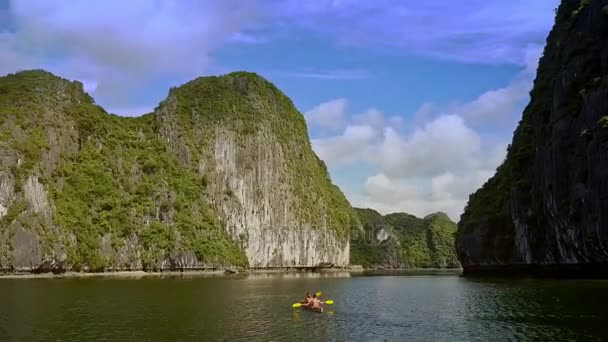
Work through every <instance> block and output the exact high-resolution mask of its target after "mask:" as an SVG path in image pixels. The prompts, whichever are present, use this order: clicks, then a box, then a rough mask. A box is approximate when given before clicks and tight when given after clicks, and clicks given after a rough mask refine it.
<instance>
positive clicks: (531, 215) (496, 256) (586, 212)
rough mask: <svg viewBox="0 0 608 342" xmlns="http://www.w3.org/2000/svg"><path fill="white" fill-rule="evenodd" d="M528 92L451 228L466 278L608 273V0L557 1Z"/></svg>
mask: <svg viewBox="0 0 608 342" xmlns="http://www.w3.org/2000/svg"><path fill="white" fill-rule="evenodd" d="M530 96H531V98H530V103H529V104H528V106H527V107H526V108H525V110H524V112H523V116H522V119H521V121H520V123H519V126H518V127H517V129H516V130H515V133H514V135H513V142H512V144H511V145H510V147H509V149H508V154H507V157H506V160H505V161H504V163H503V164H502V165H501V166H500V167H499V168H498V169H497V170H496V174H495V175H494V176H493V177H492V178H491V179H490V180H488V182H487V183H486V184H484V185H483V187H482V188H481V189H479V190H478V191H477V192H475V193H474V194H473V195H471V197H470V199H469V202H468V205H467V207H466V209H465V212H464V214H463V215H462V217H461V220H460V222H459V224H458V237H457V240H456V246H457V252H458V258H459V259H460V262H461V263H462V265H463V269H464V274H465V275H477V274H488V273H491V274H514V275H533V276H542V275H551V276H556V275H557V276H567V277H571V276H583V277H595V276H600V277H607V276H608V1H605V0H564V1H562V3H561V5H560V6H559V8H558V10H557V12H556V17H555V25H554V27H553V29H552V31H551V33H550V34H549V36H548V38H547V44H546V47H545V50H544V54H543V56H542V57H541V59H540V63H539V66H538V71H537V76H536V79H535V81H534V88H533V90H532V92H531V94H530Z"/></svg>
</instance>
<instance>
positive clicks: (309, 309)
mask: <svg viewBox="0 0 608 342" xmlns="http://www.w3.org/2000/svg"><path fill="white" fill-rule="evenodd" d="M301 308H302V309H305V310H308V311H313V312H318V313H321V312H323V308H309V307H308V306H304V305H302V306H301Z"/></svg>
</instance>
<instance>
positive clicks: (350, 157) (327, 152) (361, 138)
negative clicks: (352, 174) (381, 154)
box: [312, 125, 380, 166]
mask: <svg viewBox="0 0 608 342" xmlns="http://www.w3.org/2000/svg"><path fill="white" fill-rule="evenodd" d="M379 138H380V136H379V134H378V132H377V131H376V130H374V128H373V127H371V126H367V125H349V126H348V127H346V129H345V130H344V133H342V134H341V135H338V136H333V137H329V138H322V139H313V140H312V145H313V147H314V149H315V151H316V152H317V153H318V155H319V157H320V158H321V159H323V160H325V161H326V162H329V163H331V164H332V165H341V166H343V165H345V164H349V163H352V162H357V161H359V160H361V158H362V157H363V156H365V155H369V154H373V153H374V152H375V151H374V150H375V146H376V144H377V141H378V139H379Z"/></svg>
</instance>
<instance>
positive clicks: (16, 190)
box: [0, 70, 359, 272]
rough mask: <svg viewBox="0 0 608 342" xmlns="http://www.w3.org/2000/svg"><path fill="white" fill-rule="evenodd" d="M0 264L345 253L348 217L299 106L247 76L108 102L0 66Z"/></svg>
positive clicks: (323, 259) (181, 264)
mask: <svg viewBox="0 0 608 342" xmlns="http://www.w3.org/2000/svg"><path fill="white" fill-rule="evenodd" d="M0 159H1V160H2V165H1V166H0V269H2V270H5V271H6V270H9V271H10V270H13V271H15V270H16V271H49V270H52V271H56V272H61V271H64V270H97V271H101V270H118V269H124V270H137V269H146V270H153V269H156V270H159V269H160V270H162V269H205V268H216V267H222V266H249V267H262V268H266V267H288V266H309V267H313V266H345V265H346V264H348V260H349V239H348V237H349V233H350V230H351V228H352V227H358V225H359V223H358V219H357V217H356V214H355V213H354V211H353V209H352V208H351V207H350V205H349V204H348V202H347V200H346V199H345V197H344V196H343V194H342V192H341V191H340V190H339V189H338V188H337V187H336V186H334V185H333V184H332V183H331V180H330V178H329V175H328V173H327V170H326V168H325V164H324V163H323V162H322V161H321V160H319V159H318V158H317V156H316V155H315V154H314V152H313V151H312V149H311V146H310V142H309V141H308V134H307V130H306V124H305V122H304V118H303V116H302V115H301V114H300V113H299V112H298V111H297V110H296V109H295V107H294V106H293V104H292V102H291V101H290V100H289V99H288V98H287V97H286V96H285V95H284V94H282V93H281V92H280V91H279V90H278V89H277V88H276V87H274V86H273V85H272V84H270V83H269V82H268V81H266V80H264V79H263V78H261V77H260V76H258V75H255V74H250V73H244V72H239V73H232V74H228V75H225V76H221V77H204V78H199V79H196V80H194V81H191V82H189V83H187V84H184V85H182V86H180V87H178V88H173V89H171V90H170V92H169V96H168V98H167V99H166V100H165V101H163V102H162V103H161V104H160V105H159V106H158V107H157V108H156V109H155V111H154V112H153V113H150V114H146V115H144V116H142V117H138V118H123V117H118V116H115V115H110V114H108V113H106V112H105V111H104V110H103V109H102V108H101V107H99V106H97V105H95V103H94V101H93V99H92V98H91V97H89V96H88V95H87V94H86V93H84V91H83V89H82V85H81V84H80V83H78V82H69V81H67V80H64V79H61V78H59V77H56V76H54V75H52V74H50V73H47V72H44V71H39V70H36V71H24V72H19V73H17V74H14V75H8V76H5V77H2V78H0Z"/></svg>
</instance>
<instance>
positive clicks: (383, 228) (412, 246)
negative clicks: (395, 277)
mask: <svg viewBox="0 0 608 342" xmlns="http://www.w3.org/2000/svg"><path fill="white" fill-rule="evenodd" d="M356 211H357V213H358V214H359V219H360V221H361V223H362V227H363V228H362V229H361V230H360V231H353V232H352V233H351V242H350V243H351V254H350V260H351V263H352V264H358V265H361V266H363V267H365V268H383V269H412V268H458V267H460V264H459V263H458V259H457V258H456V252H455V249H454V234H455V233H456V223H454V222H452V220H450V218H449V217H448V216H447V215H446V214H445V213H441V212H439V213H435V214H430V215H427V216H426V217H424V218H418V217H416V216H414V215H410V214H406V213H392V214H388V215H384V216H383V215H381V214H380V213H378V212H377V211H375V210H373V209H360V208H356Z"/></svg>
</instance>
